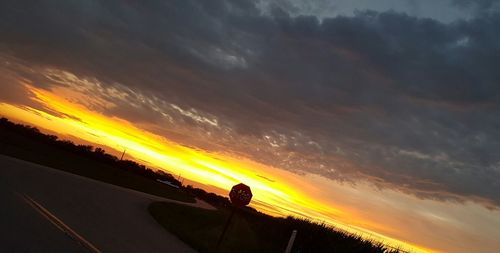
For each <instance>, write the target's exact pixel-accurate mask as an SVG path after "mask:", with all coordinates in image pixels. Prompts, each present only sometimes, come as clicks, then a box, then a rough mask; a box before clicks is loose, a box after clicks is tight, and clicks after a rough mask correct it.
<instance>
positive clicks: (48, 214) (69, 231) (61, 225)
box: [21, 194, 102, 253]
mask: <svg viewBox="0 0 500 253" xmlns="http://www.w3.org/2000/svg"><path fill="white" fill-rule="evenodd" d="M21 196H22V197H23V199H24V200H25V201H26V202H27V203H28V204H29V205H30V206H31V207H33V209H35V210H36V211H37V212H38V213H40V214H41V215H42V216H43V217H45V218H46V219H47V220H48V221H50V223H52V224H53V225H54V226H56V227H57V228H58V229H59V230H61V231H62V232H63V233H65V234H67V235H68V236H70V237H71V238H72V239H73V240H75V241H77V242H78V243H79V244H80V245H82V246H84V247H85V248H87V249H88V250H90V251H91V252H94V253H102V252H101V251H100V250H99V249H97V248H96V247H95V246H94V245H92V243H90V242H89V241H87V240H85V238H83V236H81V235H79V234H78V233H77V232H75V231H74V230H73V229H71V228H70V227H69V226H68V225H66V224H65V223H64V222H62V221H61V220H60V219H59V218H57V217H56V216H55V215H54V214H52V213H51V212H49V210H47V209H46V208H44V207H43V206H42V205H40V204H39V203H38V202H36V201H35V200H34V199H32V198H30V197H29V196H27V195H25V194H21Z"/></svg>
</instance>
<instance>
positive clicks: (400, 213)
mask: <svg viewBox="0 0 500 253" xmlns="http://www.w3.org/2000/svg"><path fill="white" fill-rule="evenodd" d="M499 27H500V2H499V1H494V0H421V1H416V0H377V1H373V0H355V1H348V0H314V1H301V0H260V1H249V0H248V1H247V0H239V1H222V0H215V1H194V0H179V1H174V0H169V1H98V0H89V1H76V0H75V1H63V2H59V3H58V4H54V3H53V2H50V1H2V2H1V3H0V57H1V59H0V60H1V65H0V71H1V72H2V75H1V76H0V102H2V103H4V105H13V106H16V107H17V108H24V109H26V108H31V109H36V110H40V111H44V112H47V113H49V114H51V115H55V116H57V117H69V118H71V117H73V118H77V119H79V120H80V121H82V119H81V117H79V116H77V115H73V114H72V113H71V112H63V111H62V110H61V109H60V108H59V110H58V109H57V108H54V107H51V106H49V105H47V103H43V101H41V99H40V98H39V97H38V99H36V97H37V96H36V94H41V93H43V92H48V93H51V94H52V95H58V96H60V97H63V98H65V100H66V101H67V102H70V103H72V104H76V105H79V106H83V107H85V108H86V109H87V110H88V111H90V112H92V113H95V114H98V115H102V116H104V117H108V118H111V119H120V120H123V121H124V122H129V123H130V124H131V125H133V126H134V127H136V128H138V129H141V130H144V131H147V132H148V133H151V134H155V135H158V136H162V137H164V138H166V139H168V140H169V141H171V142H175V143H178V144H179V145H182V146H185V147H190V148H193V149H195V150H201V151H203V152H207V153H214V154H221V153H224V154H228V155H229V156H231V155H232V156H233V157H234V156H238V157H244V158H245V159H248V160H249V161H252V162H255V163H257V164H261V165H262V166H264V167H265V166H267V167H269V168H273V169H277V170H278V171H282V172H276V173H290V176H289V177H294V175H295V176H297V177H298V178H300V177H303V180H304V181H307V182H309V183H310V184H315V185H320V186H321V187H322V188H321V190H322V191H324V192H325V193H326V194H327V195H330V194H335V193H339V192H342V197H341V199H339V197H329V196H321V194H320V193H316V196H315V198H317V199H322V200H323V202H324V203H328V204H329V205H331V206H342V207H343V208H344V209H345V210H351V211H352V212H362V211H361V210H363V209H366V210H373V211H375V214H373V215H372V214H370V215H369V214H364V216H363V217H364V219H365V220H366V221H367V222H368V221H374V220H377V219H378V221H379V222H380V219H381V218H380V217H381V216H384V217H389V216H388V214H392V215H393V217H398V219H399V220H398V221H394V220H392V221H390V220H389V218H384V222H385V223H386V226H385V227H388V229H387V230H384V229H379V230H377V227H376V226H374V227H370V228H369V229H370V231H375V232H377V233H380V234H383V235H386V236H388V235H390V237H392V238H397V239H398V240H402V241H405V242H411V243H412V244H413V245H418V246H421V247H423V248H426V249H428V250H433V251H444V252H459V251H462V252H471V250H472V251H480V252H494V251H495V250H497V249H498V248H499V247H500V239H499V238H500V154H499V153H498V152H499V150H500V71H498V69H499V66H500V32H499V31H500V30H499ZM6 108H12V107H4V109H3V111H0V112H2V114H4V115H8V116H10V117H15V115H14V114H15V113H14V112H13V109H6ZM31 111H33V110H31ZM17 115H20V114H19V113H17ZM18 120H22V121H25V122H28V123H32V124H36V123H37V122H36V121H29V120H27V118H22V117H20V116H19V117H18ZM47 128H49V129H48V130H52V131H55V132H58V131H57V129H50V127H47ZM112 148H113V147H112ZM115 148H116V147H115ZM287 175H288V174H287ZM287 178H288V176H287ZM267 179H269V178H267ZM270 180H271V181H272V179H270ZM294 182H295V181H294ZM296 184H297V185H296V186H297V187H300V182H297V183H296ZM368 198H370V199H374V198H375V199H378V200H380V201H378V202H374V203H372V202H371V201H369V200H368ZM381 203H384V205H382V204H381ZM417 209H418V213H417V212H415V210H417ZM360 215H361V214H360ZM394 215H395V216H394ZM436 217H437V218H436ZM338 219H342V218H341V217H339V218H338ZM415 221H418V222H415ZM343 222H344V223H346V224H352V223H355V221H348V220H345V219H344V220H343ZM401 222H403V223H407V224H412V227H407V228H406V230H405V228H402V227H397V226H401V225H398V224H400V223H401ZM414 223H415V224H414ZM387 224H390V225H387ZM356 226H359V227H363V228H367V227H369V226H368V225H366V224H365V226H363V225H362V224H356ZM389 228H393V229H392V230H390V229H389ZM396 228H397V229H396ZM408 230H412V231H413V233H414V234H411V233H410V232H409V231H408ZM426 233H427V234H428V233H432V236H424V234H426ZM440 236H441V237H440ZM458 241H460V243H458Z"/></svg>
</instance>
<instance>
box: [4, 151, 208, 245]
mask: <svg viewBox="0 0 500 253" xmlns="http://www.w3.org/2000/svg"><path fill="white" fill-rule="evenodd" d="M153 200H162V198H160V197H156V196H151V195H148V194H144V193H139V192H136V191H132V190H128V189H124V188H121V187H117V186H113V185H109V184H105V183H102V182H99V181H95V180H91V179H87V178H84V177H80V176H77V175H73V174H69V173H65V172H62V171H59V170H55V169H51V168H48V167H44V166H40V165H36V164H32V163H29V162H25V161H21V160H17V159H14V158H10V157H6V156H1V155H0V201H1V206H0V252H14V253H17V252H23V253H24V252H26V253H30V252H93V250H92V247H95V248H94V252H95V250H98V251H100V252H120V253H121V252H124V253H125V252H175V253H177V252H179V253H183V252H195V251H194V250H193V249H191V248H190V247H189V246H187V245H186V244H185V243H183V242H182V241H180V240H179V239H178V238H176V237H175V236H173V235H172V234H170V233H168V232H167V231H165V230H164V229H163V228H162V227H161V226H160V225H158V224H157V223H156V221H155V220H154V219H153V218H152V217H151V216H150V215H149V213H148V211H147V206H148V205H149V203H151V201H153ZM198 205H203V204H201V203H198ZM68 229H69V230H70V231H68ZM63 231H65V232H63ZM73 233H74V234H73ZM86 243H88V244H86Z"/></svg>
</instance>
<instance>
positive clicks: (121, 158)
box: [120, 149, 127, 161]
mask: <svg viewBox="0 0 500 253" xmlns="http://www.w3.org/2000/svg"><path fill="white" fill-rule="evenodd" d="M125 151H127V150H126V149H124V150H123V153H122V157H120V161H121V160H123V156H124V155H125Z"/></svg>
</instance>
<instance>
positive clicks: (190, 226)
mask: <svg viewBox="0 0 500 253" xmlns="http://www.w3.org/2000/svg"><path fill="white" fill-rule="evenodd" d="M149 212H150V213H151V215H153V217H154V218H155V219H156V220H157V221H158V222H159V223H160V224H162V225H163V226H164V227H165V229H167V230H168V231H170V232H172V233H173V234H175V235H177V236H178V237H179V238H180V239H181V240H183V241H184V242H186V243H187V244H189V245H191V246H192V247H193V248H194V249H196V250H198V251H199V252H202V253H205V252H221V253H222V252H224V253H226V252H227V253H229V252H284V250H285V248H286V246H287V243H288V239H289V237H290V235H291V233H292V231H293V230H294V229H296V230H298V233H297V238H296V240H295V243H294V247H293V249H292V252H364V253H370V252H399V251H397V250H390V249H387V248H386V247H384V246H383V245H381V244H378V243H375V242H371V241H367V240H363V239H361V238H359V237H357V236H354V235H350V234H346V233H343V232H340V231H336V230H334V229H333V228H331V227H328V226H325V225H322V224H316V223H312V222H310V221H307V220H302V219H296V218H291V217H289V218H275V217H271V216H268V215H265V214H261V213H257V212H254V211H252V210H249V209H237V210H236V213H235V215H234V216H233V219H232V222H231V225H230V226H229V228H228V231H227V233H226V236H225V239H224V241H223V242H222V244H221V245H220V247H219V249H216V244H217V240H218V239H219V236H220V234H221V231H222V229H223V225H224V223H225V222H226V219H227V218H228V216H229V213H230V210H229V209H227V208H221V209H219V210H216V211H212V210H204V209H199V208H192V207H187V206H183V205H177V204H172V203H164V202H155V203H152V204H151V205H150V206H149Z"/></svg>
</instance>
